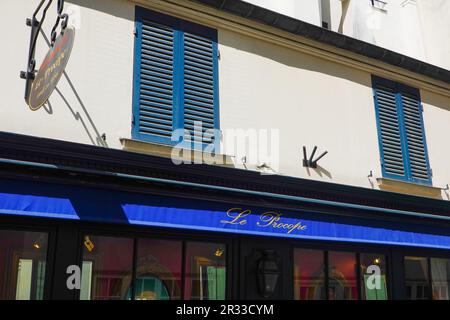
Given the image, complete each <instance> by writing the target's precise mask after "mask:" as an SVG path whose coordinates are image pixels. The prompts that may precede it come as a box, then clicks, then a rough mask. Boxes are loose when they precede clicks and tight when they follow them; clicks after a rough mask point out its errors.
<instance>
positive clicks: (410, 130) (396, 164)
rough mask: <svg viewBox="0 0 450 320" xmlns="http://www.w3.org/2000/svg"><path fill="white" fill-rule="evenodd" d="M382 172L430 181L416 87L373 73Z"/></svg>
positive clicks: (392, 176) (407, 178)
mask: <svg viewBox="0 0 450 320" xmlns="http://www.w3.org/2000/svg"><path fill="white" fill-rule="evenodd" d="M373 87H374V98H375V106H376V113H377V122H378V131H379V132H378V134H379V140H380V153H381V158H382V168H383V175H384V176H386V177H388V178H396V179H402V180H407V181H412V182H418V183H426V184H429V183H431V173H430V168H429V163H428V155H427V148H426V141H425V133H424V129H423V118H422V109H421V108H422V107H421V103H420V96H419V92H418V90H417V89H414V88H411V87H408V86H405V85H403V84H399V83H395V82H393V81H389V80H386V79H381V78H378V77H373Z"/></svg>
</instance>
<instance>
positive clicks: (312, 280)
mask: <svg viewBox="0 0 450 320" xmlns="http://www.w3.org/2000/svg"><path fill="white" fill-rule="evenodd" d="M324 258H325V256H324V252H323V251H320V250H308V249H296V250H295V251H294V293H295V294H294V298H295V299H296V300H323V299H326V292H325V261H324Z"/></svg>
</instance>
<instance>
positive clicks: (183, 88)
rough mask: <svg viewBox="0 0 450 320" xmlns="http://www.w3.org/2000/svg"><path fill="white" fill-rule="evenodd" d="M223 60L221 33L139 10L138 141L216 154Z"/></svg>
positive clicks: (135, 96)
mask: <svg viewBox="0 0 450 320" xmlns="http://www.w3.org/2000/svg"><path fill="white" fill-rule="evenodd" d="M217 56H218V53H217V31H216V30H214V29H210V28H208V27H205V26H202V25H198V24H195V23H191V22H188V21H185V20H181V19H178V18H175V17H171V16H167V15H164V14H161V13H158V12H154V11H150V10H146V9H144V8H141V7H137V8H136V37H135V61H134V93H133V123H132V136H133V138H134V139H139V140H145V141H150V142H156V143H162V144H169V145H174V144H182V145H183V146H186V147H189V148H204V147H206V146H208V148H211V149H210V151H213V150H214V148H216V147H217V145H218V143H219V141H218V139H217V137H216V133H215V131H214V129H218V128H219V117H218V83H217V82H218V71H217V69H218V66H217V63H218V62H217ZM195 128H198V129H197V130H196V129H195ZM177 129H178V131H177V133H178V134H176V137H175V138H174V139H172V134H173V132H174V130H177ZM194 131H195V132H194Z"/></svg>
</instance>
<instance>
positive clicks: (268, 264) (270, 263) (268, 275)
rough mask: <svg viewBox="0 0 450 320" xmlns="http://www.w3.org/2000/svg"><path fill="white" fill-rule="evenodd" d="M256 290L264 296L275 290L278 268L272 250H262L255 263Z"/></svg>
mask: <svg viewBox="0 0 450 320" xmlns="http://www.w3.org/2000/svg"><path fill="white" fill-rule="evenodd" d="M256 273H257V277H258V290H259V294H260V295H261V296H262V297H264V298H269V297H270V296H272V294H273V293H274V292H275V289H276V287H277V283H278V278H279V276H280V269H279V267H278V263H277V258H276V255H275V252H274V251H273V250H264V251H263V252H262V257H261V258H260V259H259V260H258V264H257V270H256Z"/></svg>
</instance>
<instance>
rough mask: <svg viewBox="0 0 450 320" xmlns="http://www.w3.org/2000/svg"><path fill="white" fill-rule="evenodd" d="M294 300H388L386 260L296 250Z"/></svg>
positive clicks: (380, 257)
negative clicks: (377, 276) (376, 276)
mask: <svg viewBox="0 0 450 320" xmlns="http://www.w3.org/2000/svg"><path fill="white" fill-rule="evenodd" d="M358 265H359V267H358ZM358 268H359V269H358ZM374 275H379V276H380V277H379V278H375V277H373V276H374ZM378 280H379V281H378ZM294 299H296V300H321V299H328V300H358V299H362V300H387V299H388V291H387V279H386V257H385V255H383V254H372V253H353V252H344V251H322V250H312V249H299V248H296V249H294Z"/></svg>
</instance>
